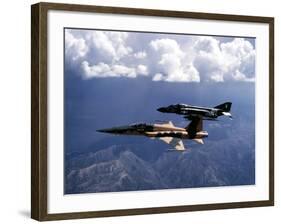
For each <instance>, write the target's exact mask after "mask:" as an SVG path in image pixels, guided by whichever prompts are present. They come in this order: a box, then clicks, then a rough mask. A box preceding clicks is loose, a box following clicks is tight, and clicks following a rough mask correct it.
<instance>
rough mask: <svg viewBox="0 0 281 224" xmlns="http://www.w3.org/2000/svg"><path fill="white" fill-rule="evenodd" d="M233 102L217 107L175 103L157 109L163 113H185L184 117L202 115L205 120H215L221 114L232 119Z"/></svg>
mask: <svg viewBox="0 0 281 224" xmlns="http://www.w3.org/2000/svg"><path fill="white" fill-rule="evenodd" d="M231 105H232V103H231V102H226V103H223V104H220V105H218V106H215V107H200V106H192V105H188V104H173V105H170V106H167V107H160V108H158V109H157V111H159V112H162V113H175V114H180V115H184V118H186V119H189V120H193V119H194V117H198V116H200V117H202V118H203V119H204V120H215V119H216V118H217V117H219V116H222V115H224V116H227V117H229V118H230V119H232V115H231V113H230V109H231Z"/></svg>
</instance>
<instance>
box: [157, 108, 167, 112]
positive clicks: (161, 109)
mask: <svg viewBox="0 0 281 224" xmlns="http://www.w3.org/2000/svg"><path fill="white" fill-rule="evenodd" d="M157 111H159V112H162V113H163V112H166V111H167V109H166V107H159V108H158V109H157Z"/></svg>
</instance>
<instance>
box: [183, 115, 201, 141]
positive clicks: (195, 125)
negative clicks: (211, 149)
mask: <svg viewBox="0 0 281 224" xmlns="http://www.w3.org/2000/svg"><path fill="white" fill-rule="evenodd" d="M185 129H186V130H187V132H188V134H189V135H190V136H191V137H192V136H195V135H196V133H197V132H199V131H202V129H203V121H202V117H194V118H193V119H192V120H191V122H190V123H189V124H188V125H187V127H186V128H185Z"/></svg>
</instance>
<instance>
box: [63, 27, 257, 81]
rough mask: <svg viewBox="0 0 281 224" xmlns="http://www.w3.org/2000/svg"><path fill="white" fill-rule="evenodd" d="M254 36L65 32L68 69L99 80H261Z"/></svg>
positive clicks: (83, 77)
mask: <svg viewBox="0 0 281 224" xmlns="http://www.w3.org/2000/svg"><path fill="white" fill-rule="evenodd" d="M255 54H256V52H255V42H254V41H253V38H233V37H215V36H197V35H179V34H178V35H176V34H162V33H161V34H160V33H140V32H119V31H101V30H81V29H65V56H66V58H65V62H66V67H67V68H71V69H75V70H77V71H79V74H80V77H81V78H82V79H84V80H87V79H93V78H108V77H116V78H118V77H124V78H131V79H134V78H138V77H149V78H150V79H151V80H152V81H156V82H157V81H165V82H232V81H245V82H253V81H254V80H255Z"/></svg>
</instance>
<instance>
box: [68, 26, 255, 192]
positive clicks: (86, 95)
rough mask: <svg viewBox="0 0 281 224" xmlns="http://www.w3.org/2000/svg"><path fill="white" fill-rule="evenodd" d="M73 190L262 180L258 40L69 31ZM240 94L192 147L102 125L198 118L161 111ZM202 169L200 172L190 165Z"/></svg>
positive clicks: (231, 98)
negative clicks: (175, 149) (181, 148)
mask: <svg viewBox="0 0 281 224" xmlns="http://www.w3.org/2000/svg"><path fill="white" fill-rule="evenodd" d="M64 53H65V67H64V88H65V89H64V151H65V163H64V164H65V193H66V194H73V193H93V192H114V191H128V190H151V189H171V188H186V187H213V186H229V185H249V184H254V183H255V56H256V52H255V39H254V38H234V37H224V36H220V37H215V36H198V35H175V34H159V33H140V32H139V33H138V32H116V31H101V30H99V31H98V30H81V29H65V52H64ZM228 101H230V102H232V108H231V113H232V116H233V120H230V119H228V118H226V117H223V116H222V117H220V118H219V120H218V121H204V123H203V130H206V131H207V132H208V133H209V136H208V138H206V139H204V142H205V144H204V145H199V144H196V143H194V142H193V141H191V140H185V141H184V145H185V147H186V148H188V149H191V150H189V152H188V153H186V154H177V153H176V154H174V153H166V151H167V149H169V146H168V145H167V144H165V143H163V142H161V141H159V140H157V139H155V140H151V139H149V138H147V137H140V136H118V135H117V136H115V135H110V134H107V133H100V132H97V131H96V130H98V129H104V128H110V127H114V126H120V125H127V124H131V123H136V122H147V123H157V122H159V121H172V122H173V123H174V124H175V125H176V126H180V127H185V126H187V123H189V121H187V120H185V119H184V118H183V117H182V116H179V115H175V114H164V113H160V112H158V111H157V110H156V109H157V108H159V107H163V106H168V105H170V104H177V103H185V104H191V105H198V106H209V107H214V106H216V105H219V104H221V103H224V102H228ZM186 170H192V171H193V172H186Z"/></svg>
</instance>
